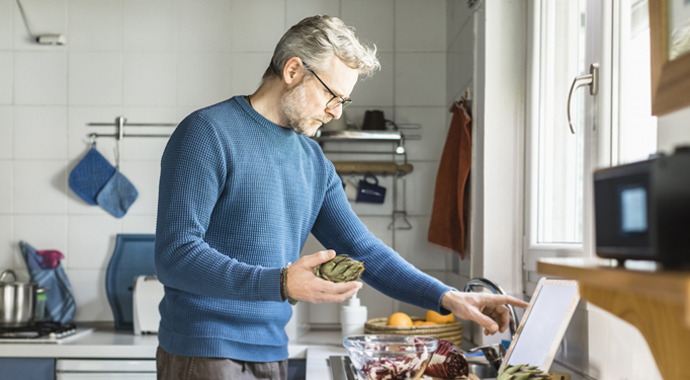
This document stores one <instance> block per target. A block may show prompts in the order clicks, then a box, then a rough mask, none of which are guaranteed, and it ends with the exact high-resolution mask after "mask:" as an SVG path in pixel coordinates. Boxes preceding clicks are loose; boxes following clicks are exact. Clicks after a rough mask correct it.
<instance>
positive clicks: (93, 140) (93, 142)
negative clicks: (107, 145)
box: [89, 133, 98, 148]
mask: <svg viewBox="0 0 690 380" xmlns="http://www.w3.org/2000/svg"><path fill="white" fill-rule="evenodd" d="M97 138H98V135H97V134H95V133H91V134H90V135H89V143H90V144H91V147H92V148H95V147H96V139H97Z"/></svg>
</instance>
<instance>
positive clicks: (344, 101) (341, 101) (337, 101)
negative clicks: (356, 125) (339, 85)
mask: <svg viewBox="0 0 690 380" xmlns="http://www.w3.org/2000/svg"><path fill="white" fill-rule="evenodd" d="M307 70H309V72H310V73H312V74H314V76H315V77H316V79H318V80H319V82H321V84H322V85H323V86H324V87H325V88H326V90H328V92H329V93H330V94H331V96H333V97H332V98H331V100H329V101H328V103H326V108H328V109H330V110H332V109H334V108H337V107H338V106H340V105H342V106H343V108H345V107H347V106H349V105H350V103H352V99H350V98H346V97H343V96H340V95H336V94H335V93H334V92H333V91H331V89H330V88H328V86H326V83H323V81H322V80H321V78H319V76H318V75H316V73H315V72H314V70H312V69H310V68H307Z"/></svg>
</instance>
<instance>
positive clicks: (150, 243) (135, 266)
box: [105, 234, 158, 331]
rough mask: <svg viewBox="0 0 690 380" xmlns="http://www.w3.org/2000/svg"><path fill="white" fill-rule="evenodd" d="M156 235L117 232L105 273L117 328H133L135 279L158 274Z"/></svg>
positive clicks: (130, 329)
mask: <svg viewBox="0 0 690 380" xmlns="http://www.w3.org/2000/svg"><path fill="white" fill-rule="evenodd" d="M155 238H156V235H154V234H117V236H116V238H115V249H114V250H113V255H112V256H111V257H110V262H109V263H108V269H107V270H106V273H105V293H106V295H107V296H108V303H110V309H111V310H112V311H113V320H114V322H115V330H129V331H132V330H133V329H134V301H133V298H134V294H133V293H134V292H133V290H134V282H135V281H136V279H137V277H139V276H155V275H156V265H155V262H154V259H153V254H154V249H155ZM156 305H158V304H156Z"/></svg>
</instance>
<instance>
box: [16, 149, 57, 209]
mask: <svg viewBox="0 0 690 380" xmlns="http://www.w3.org/2000/svg"><path fill="white" fill-rule="evenodd" d="M66 164H67V162H66V161H64V160H53V161H49V160H15V161H14V169H13V175H14V179H13V184H14V190H13V194H14V212H15V213H18V214H35V215H46V214H66V212H67V198H66V197H65V192H66V191H67V167H66Z"/></svg>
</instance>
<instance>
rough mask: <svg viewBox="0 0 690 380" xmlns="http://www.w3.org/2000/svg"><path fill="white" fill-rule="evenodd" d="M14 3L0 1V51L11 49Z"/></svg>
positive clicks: (7, 0)
mask: <svg viewBox="0 0 690 380" xmlns="http://www.w3.org/2000/svg"><path fill="white" fill-rule="evenodd" d="M13 14H14V1H12V0H0V50H11V49H12V36H13V35H14V34H13V33H12V28H13V27H14V25H13V23H12V15H13Z"/></svg>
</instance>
